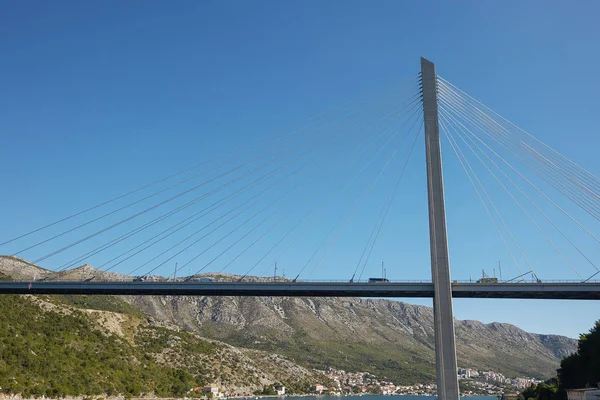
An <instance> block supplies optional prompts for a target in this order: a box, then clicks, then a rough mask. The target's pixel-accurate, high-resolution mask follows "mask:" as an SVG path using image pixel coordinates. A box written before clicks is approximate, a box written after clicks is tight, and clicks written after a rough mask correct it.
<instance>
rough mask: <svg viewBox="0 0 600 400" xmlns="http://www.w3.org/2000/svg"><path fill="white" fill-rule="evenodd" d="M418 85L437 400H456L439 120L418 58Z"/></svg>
mask: <svg viewBox="0 0 600 400" xmlns="http://www.w3.org/2000/svg"><path fill="white" fill-rule="evenodd" d="M421 85H422V89H421V90H422V95H423V117H424V120H425V121H424V123H425V153H426V160H427V194H428V200H429V241H430V248H431V278H432V281H433V289H434V295H433V314H434V329H435V367H436V379H437V393H438V397H437V398H438V399H439V400H458V399H459V389H458V377H457V366H456V342H455V337H454V315H453V312H452V286H451V281H450V262H449V258H448V238H447V235H446V211H445V207H444V182H443V178H442V154H441V147H440V130H439V121H438V103H437V80H436V75H435V66H434V65H433V63H432V62H430V61H428V60H426V59H424V58H421Z"/></svg>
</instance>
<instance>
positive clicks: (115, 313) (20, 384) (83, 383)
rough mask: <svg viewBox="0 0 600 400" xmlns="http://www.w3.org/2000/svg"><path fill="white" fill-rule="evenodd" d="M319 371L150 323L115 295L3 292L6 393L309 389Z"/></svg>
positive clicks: (0, 351)
mask: <svg viewBox="0 0 600 400" xmlns="http://www.w3.org/2000/svg"><path fill="white" fill-rule="evenodd" d="M107 310H109V311H107ZM313 376H314V373H312V372H310V371H308V370H306V369H304V368H302V367H299V366H297V365H295V364H293V363H290V362H289V361H287V360H285V359H283V358H281V357H275V358H273V357H272V356H271V355H270V354H265V353H261V352H255V351H247V352H244V351H240V350H239V349H235V348H233V347H231V346H229V345H226V344H224V343H219V342H215V341H211V340H206V339H202V338H200V337H198V336H196V335H194V334H192V333H189V332H185V331H181V330H179V329H177V328H173V327H168V326H164V325H163V326H161V325H159V324H156V323H153V322H152V321H151V320H150V322H148V321H147V319H146V318H145V317H143V315H142V314H141V313H140V312H139V311H138V310H135V309H134V308H132V307H131V306H130V305H129V304H127V303H125V302H123V301H122V300H120V299H118V298H115V297H101V296H81V297H77V296H64V297H63V296H38V297H34V296H11V295H5V296H0V388H2V389H1V390H0V392H3V393H6V394H21V395H22V396H24V397H40V396H46V397H64V396H82V395H83V396H92V395H102V396H112V395H117V394H121V395H124V396H127V397H137V396H142V395H154V396H158V397H182V396H187V397H189V396H193V395H197V393H196V392H190V390H191V389H192V388H194V387H201V386H203V385H205V384H209V383H215V384H218V385H220V386H222V387H227V388H229V389H230V390H232V391H234V392H237V393H252V392H253V391H256V390H262V389H263V388H264V387H265V386H269V385H272V384H275V383H283V384H287V385H288V386H289V387H297V388H302V387H307V385H308V384H309V382H310V381H312V380H314V378H313Z"/></svg>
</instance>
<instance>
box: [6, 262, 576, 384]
mask: <svg viewBox="0 0 600 400" xmlns="http://www.w3.org/2000/svg"><path fill="white" fill-rule="evenodd" d="M84 267H85V268H84ZM36 268H37V269H36ZM0 272H3V273H4V274H6V275H11V276H14V278H18V279H25V278H29V279H33V276H31V274H32V273H35V274H39V276H41V275H42V274H43V275H44V276H45V277H47V278H48V279H53V278H55V277H56V278H60V279H73V278H76V279H86V278H90V277H92V276H96V277H100V276H103V275H102V274H111V275H108V276H109V277H112V276H113V275H112V274H113V273H105V272H102V271H99V270H96V269H94V268H93V267H91V266H87V265H85V266H82V267H78V268H75V269H72V270H68V271H64V272H61V273H54V272H52V271H49V270H43V269H41V268H39V267H35V266H33V265H32V264H30V263H27V262H26V261H24V260H21V259H18V258H7V257H0ZM104 276H106V275H104ZM114 276H115V279H116V278H118V280H130V279H132V277H127V276H126V275H120V274H114ZM202 276H212V277H213V278H214V279H215V280H231V279H239V277H236V276H234V275H227V274H221V275H218V274H203V275H202ZM103 279H106V278H103ZM149 279H152V280H163V279H166V278H163V277H150V278H149ZM179 279H183V278H179ZM244 279H248V280H271V279H273V278H258V277H248V278H244ZM279 279H282V278H279ZM120 299H121V300H123V301H125V302H126V303H128V304H129V305H130V306H132V307H133V308H135V309H136V310H139V311H141V312H142V313H143V314H144V315H147V316H149V317H151V318H153V319H154V320H156V321H160V322H162V323H168V324H172V325H173V326H177V327H179V328H181V329H184V330H188V331H190V332H194V333H196V334H198V335H200V336H202V337H205V338H209V339H214V340H219V341H222V342H224V343H228V344H230V345H233V346H236V347H240V348H247V349H253V350H258V351H264V352H267V353H269V352H270V353H276V354H281V355H282V356H284V357H287V358H289V359H290V360H292V361H294V362H297V363H299V364H300V365H304V366H306V367H309V368H320V369H324V368H326V367H327V366H333V367H338V368H341V369H347V370H355V371H356V370H362V371H367V372H369V373H372V374H374V375H376V376H385V377H388V378H390V379H393V380H394V381H395V382H396V383H401V384H408V383H411V384H412V383H415V382H423V381H433V380H434V364H433V362H434V357H433V355H434V348H433V337H434V332H433V313H432V309H431V308H430V307H425V306H418V305H411V304H407V303H402V302H398V301H393V300H384V299H362V298H310V297H303V298H292V297H237V298H236V297H204V296H198V297H195V296H120ZM455 330H456V337H457V356H458V363H459V366H461V367H467V368H478V369H489V370H496V371H499V372H502V373H504V374H505V375H507V376H532V377H536V378H544V377H547V376H550V375H552V374H553V373H554V370H555V369H556V367H557V366H558V363H559V361H560V359H561V358H562V357H564V356H566V355H568V354H570V353H572V352H573V351H575V346H576V341H575V340H574V339H570V338H566V337H563V336H559V335H547V334H534V333H528V332H525V331H523V330H521V329H520V328H518V327H516V326H514V325H511V324H504V323H499V322H493V323H488V324H484V323H482V322H479V321H474V320H464V321H460V320H455Z"/></svg>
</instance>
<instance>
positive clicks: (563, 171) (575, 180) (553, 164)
mask: <svg viewBox="0 0 600 400" xmlns="http://www.w3.org/2000/svg"><path fill="white" fill-rule="evenodd" d="M441 92H442V93H444V94H447V95H448V98H449V99H451V100H452V101H453V102H454V103H455V105H457V106H459V107H461V108H463V109H464V108H465V107H467V106H468V107H470V108H472V109H474V110H475V111H476V113H477V114H480V115H482V116H484V117H485V118H486V119H487V120H488V121H489V123H493V124H494V125H496V126H497V127H498V128H499V129H502V130H504V132H505V133H506V134H508V135H509V136H506V135H505V134H504V133H501V136H502V137H504V138H505V139H506V140H509V142H510V143H512V145H513V146H514V138H515V134H514V133H513V132H511V131H509V130H508V128H506V127H505V126H504V125H502V124H501V123H499V122H498V121H496V120H495V119H494V118H493V117H490V116H489V115H487V114H486V113H485V112H483V111H481V110H480V109H479V108H478V107H476V106H474V105H472V104H471V103H469V102H468V101H467V100H465V99H464V98H462V97H460V94H458V93H456V92H454V91H452V90H450V89H448V88H444V86H442V88H441ZM459 102H460V103H461V104H457V103H459ZM495 131H496V132H497V133H498V131H497V130H495ZM511 138H512V139H511ZM519 143H520V144H521V145H523V146H526V147H527V148H529V149H531V150H532V151H533V152H534V157H535V158H536V159H538V160H540V161H542V162H543V163H544V165H545V166H546V167H549V168H551V169H552V170H554V171H555V172H557V173H558V174H560V175H561V176H563V177H564V178H565V179H566V181H567V182H568V183H567V184H571V185H575V186H576V187H577V188H581V189H583V190H584V191H586V192H587V193H588V194H589V195H592V197H594V198H596V199H597V198H598V197H599V195H598V189H597V188H596V192H594V189H593V188H590V187H588V186H586V185H585V184H584V183H583V182H582V178H581V177H576V176H568V175H567V174H568V173H571V174H574V173H575V172H573V171H572V170H571V169H569V168H566V167H564V166H560V165H558V164H557V162H559V161H557V160H556V159H554V160H552V159H550V158H548V157H547V156H546V155H544V154H542V153H541V152H539V151H538V150H535V149H534V148H533V147H532V146H531V145H530V144H528V143H527V142H525V141H522V140H520V139H519ZM517 148H518V147H517Z"/></svg>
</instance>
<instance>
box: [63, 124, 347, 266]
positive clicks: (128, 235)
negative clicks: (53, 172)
mask: <svg viewBox="0 0 600 400" xmlns="http://www.w3.org/2000/svg"><path fill="white" fill-rule="evenodd" d="M337 136H339V135H337ZM337 136H336V137H337ZM330 142H331V140H330ZM305 154H306V153H305ZM284 156H285V154H284V155H281V156H280V157H277V158H276V159H275V160H272V162H269V163H266V164H263V165H262V166H261V167H259V168H255V169H253V170H252V171H250V172H248V173H245V174H243V175H241V176H238V177H237V178H235V179H233V180H231V181H229V182H227V183H225V184H222V185H221V186H220V187H218V188H216V189H213V190H212V191H210V192H208V193H205V194H203V195H202V196H200V197H197V198H196V199H194V200H192V201H190V202H188V203H186V204H184V205H183V206H179V207H178V208H177V209H175V210H172V211H170V212H168V213H166V214H163V215H162V216H159V217H157V218H156V219H155V220H153V221H150V222H149V223H146V224H144V225H143V226H142V227H139V228H136V229H134V230H133V231H130V233H128V234H125V235H122V236H121V237H119V238H117V239H115V240H113V241H111V242H109V243H108V244H105V245H103V246H100V247H101V248H102V249H100V250H98V249H99V248H97V249H95V250H98V251H95V252H94V251H92V252H88V254H87V255H89V254H90V253H93V254H97V253H98V252H100V251H104V250H105V249H107V248H109V247H112V246H113V245H114V244H116V243H118V242H120V241H122V240H125V239H126V238H128V237H131V236H132V235H134V234H136V233H138V232H140V231H142V230H144V229H146V228H148V227H150V226H152V225H154V224H155V223H157V222H160V221H161V220H163V219H165V218H167V217H170V216H171V215H174V214H176V213H178V212H179V211H181V210H183V209H185V208H188V207H189V206H191V205H193V204H195V203H197V202H198V201H200V200H203V199H205V198H206V197H209V196H210V195H212V194H214V193H216V192H218V191H220V190H222V189H224V188H226V187H228V186H230V185H231V184H233V183H235V182H237V181H240V180H242V179H243V178H245V177H247V176H249V175H251V174H252V173H253V172H255V171H256V170H258V169H262V168H263V167H265V166H269V165H271V164H273V163H274V162H275V161H277V160H279V159H281V158H283V157H284ZM288 164H291V163H287V164H285V165H284V166H287V165H288ZM284 166H280V167H279V168H278V170H280V169H281V168H283V167H284ZM276 172H277V171H276ZM93 254H92V255H93ZM87 255H84V256H82V257H79V259H82V258H83V259H85V257H86V256H87ZM79 261H80V260H79ZM79 261H71V262H70V263H69V264H73V263H77V262H79Z"/></svg>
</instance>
